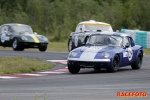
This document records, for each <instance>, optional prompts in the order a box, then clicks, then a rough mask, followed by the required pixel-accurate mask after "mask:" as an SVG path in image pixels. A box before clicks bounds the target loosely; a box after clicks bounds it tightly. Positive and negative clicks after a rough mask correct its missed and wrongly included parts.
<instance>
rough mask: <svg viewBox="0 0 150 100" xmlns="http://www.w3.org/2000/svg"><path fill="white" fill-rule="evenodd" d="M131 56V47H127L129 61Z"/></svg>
mask: <svg viewBox="0 0 150 100" xmlns="http://www.w3.org/2000/svg"><path fill="white" fill-rule="evenodd" d="M132 57H133V52H132V49H131V48H128V59H129V61H130V60H132Z"/></svg>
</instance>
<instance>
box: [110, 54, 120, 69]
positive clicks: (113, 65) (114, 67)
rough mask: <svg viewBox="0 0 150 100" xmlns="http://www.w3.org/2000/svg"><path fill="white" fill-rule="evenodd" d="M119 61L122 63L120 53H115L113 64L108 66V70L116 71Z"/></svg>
mask: <svg viewBox="0 0 150 100" xmlns="http://www.w3.org/2000/svg"><path fill="white" fill-rule="evenodd" d="M119 63H120V60H119V57H118V55H115V56H114V58H113V61H112V65H111V66H109V67H108V68H107V71H108V72H116V71H117V70H118V68H119Z"/></svg>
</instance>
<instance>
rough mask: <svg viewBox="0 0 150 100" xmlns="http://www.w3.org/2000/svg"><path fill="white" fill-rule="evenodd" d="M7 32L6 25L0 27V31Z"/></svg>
mask: <svg viewBox="0 0 150 100" xmlns="http://www.w3.org/2000/svg"><path fill="white" fill-rule="evenodd" d="M7 32H8V26H2V27H1V33H2V34H6V33H7Z"/></svg>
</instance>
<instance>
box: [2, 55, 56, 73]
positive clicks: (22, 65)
mask: <svg viewBox="0 0 150 100" xmlns="http://www.w3.org/2000/svg"><path fill="white" fill-rule="evenodd" d="M0 62H1V63H0V74H12V73H27V72H36V71H41V70H45V69H50V68H52V67H53V65H52V64H51V63H47V62H42V61H39V60H38V59H35V58H24V57H7V58H6V57H3V58H2V57H0Z"/></svg>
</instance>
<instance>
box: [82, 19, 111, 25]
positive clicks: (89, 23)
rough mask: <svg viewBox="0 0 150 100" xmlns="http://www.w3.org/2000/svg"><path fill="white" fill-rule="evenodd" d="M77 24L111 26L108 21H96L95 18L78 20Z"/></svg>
mask: <svg viewBox="0 0 150 100" xmlns="http://www.w3.org/2000/svg"><path fill="white" fill-rule="evenodd" d="M79 24H83V25H93V24H94V25H104V26H111V25H110V24H108V23H104V22H98V21H95V20H89V21H83V22H80V23H79Z"/></svg>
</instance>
